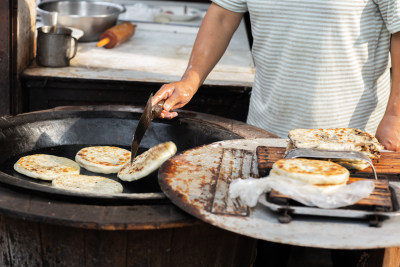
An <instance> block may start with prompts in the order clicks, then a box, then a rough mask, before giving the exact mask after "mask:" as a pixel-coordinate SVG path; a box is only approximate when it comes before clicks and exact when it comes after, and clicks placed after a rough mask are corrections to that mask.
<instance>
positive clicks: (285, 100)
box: [213, 0, 400, 137]
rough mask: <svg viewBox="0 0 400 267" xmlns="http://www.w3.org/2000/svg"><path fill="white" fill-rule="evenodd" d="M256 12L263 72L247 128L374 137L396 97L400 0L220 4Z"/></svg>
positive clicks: (225, 0)
mask: <svg viewBox="0 0 400 267" xmlns="http://www.w3.org/2000/svg"><path fill="white" fill-rule="evenodd" d="M213 2H215V3H216V4H218V5H220V6H222V7H224V8H226V9H228V10H230V11H233V12H241V13H242V12H246V11H249V13H250V19H251V29H252V34H253V39H254V40H253V47H252V52H253V58H254V62H255V67H256V72H255V80H254V84H253V89H252V95H251V101H250V107H249V114H248V118H247V122H248V123H249V124H252V125H255V126H258V127H260V128H263V129H265V130H268V131H270V132H272V133H275V134H277V135H278V136H280V137H287V134H288V132H289V130H291V129H295V128H333V127H352V128H359V129H362V130H366V131H368V132H370V133H371V134H375V131H376V128H377V126H378V124H379V122H380V120H381V118H382V116H383V114H384V112H385V108H386V104H387V100H388V97H389V93H390V56H389V46H390V34H391V33H395V32H398V31H400V0H399V1H397V0H353V1H352V0H302V1H295V0H247V1H246V0H213Z"/></svg>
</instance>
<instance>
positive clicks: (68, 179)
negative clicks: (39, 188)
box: [52, 175, 123, 194]
mask: <svg viewBox="0 0 400 267" xmlns="http://www.w3.org/2000/svg"><path fill="white" fill-rule="evenodd" d="M52 185H53V186H54V187H56V188H60V189H64V190H72V191H77V192H82V193H95V194H115V193H121V192H122V190H123V188H122V185H121V184H120V183H118V182H116V181H114V180H111V179H108V178H105V177H101V176H88V175H61V176H58V177H57V178H55V179H53V181H52Z"/></svg>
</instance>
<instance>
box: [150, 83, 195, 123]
mask: <svg viewBox="0 0 400 267" xmlns="http://www.w3.org/2000/svg"><path fill="white" fill-rule="evenodd" d="M196 91H197V88H196V86H194V85H192V83H191V82H190V81H187V80H182V81H179V82H174V83H169V84H164V85H163V86H162V87H161V88H160V90H158V91H157V93H156V94H155V95H154V96H153V99H152V105H153V106H154V105H155V104H157V103H158V102H160V101H161V100H163V99H165V103H164V105H163V111H162V112H161V115H160V117H161V118H166V119H172V118H175V117H176V116H178V113H177V112H174V111H173V110H175V109H178V108H181V107H183V106H185V105H186V104H187V103H188V102H189V101H190V100H191V99H192V97H193V95H194V94H195V93H196Z"/></svg>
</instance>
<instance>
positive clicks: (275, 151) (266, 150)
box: [256, 146, 400, 176]
mask: <svg viewBox="0 0 400 267" xmlns="http://www.w3.org/2000/svg"><path fill="white" fill-rule="evenodd" d="M285 150H286V148H285V147H266V146H259V147H257V149H256V153H257V160H258V169H259V173H260V175H261V176H267V175H268V173H269V171H270V169H271V168H272V164H274V162H276V161H277V160H279V159H282V158H283V155H284V153H285ZM372 163H373V164H374V167H375V170H376V172H377V173H378V174H388V175H396V176H397V175H399V174H400V153H397V152H382V153H381V157H380V158H379V159H377V160H373V161H372ZM368 173H371V174H372V169H371V167H368V168H366V169H364V170H362V171H358V170H357V171H353V170H352V174H361V175H362V174H364V175H365V174H368Z"/></svg>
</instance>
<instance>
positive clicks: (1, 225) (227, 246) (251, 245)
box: [0, 107, 272, 267]
mask: <svg viewBox="0 0 400 267" xmlns="http://www.w3.org/2000/svg"><path fill="white" fill-rule="evenodd" d="M70 109H71V108H70ZM72 109H74V108H72ZM78 109H79V110H82V109H85V108H84V107H78ZM186 115H187V116H192V117H193V118H196V119H202V120H206V121H208V122H210V123H214V124H215V125H216V127H223V128H226V129H229V130H230V131H232V132H235V133H237V134H239V135H241V136H243V137H245V138H256V137H272V135H270V134H269V133H267V132H265V131H263V130H261V129H259V128H256V127H253V126H250V125H247V124H244V123H242V122H238V121H234V120H230V119H223V118H220V117H215V116H210V115H205V114H199V113H190V112H189V113H187V114H186ZM255 246H256V240H254V239H252V238H248V237H245V236H241V235H238V234H235V233H233V232H229V231H226V230H223V229H220V228H217V227H214V226H211V225H209V224H206V223H203V222H201V221H199V220H197V219H195V218H193V217H192V216H190V215H188V214H186V213H185V212H183V211H181V210H180V209H179V208H177V207H176V206H174V205H173V204H172V203H171V202H169V201H168V200H165V201H161V202H159V203H147V204H146V203H139V204H135V205H127V204H126V203H124V204H116V205H112V204H109V203H107V204H104V203H103V204H96V203H81V202H74V201H73V200H70V199H69V200H65V199H58V198H52V197H49V196H48V195H40V194H37V193H36V192H35V191H29V190H23V189H18V188H16V187H15V186H14V185H13V186H10V185H6V184H4V185H0V249H1V257H0V266H57V267H60V266H96V267H99V266H107V267H108V266H113V267H114V266H115V267H118V266H160V267H161V266H162V267H165V266H173V267H175V266H185V267H187V266H201V267H203V266H224V267H225V266H251V265H252V263H253V262H254V259H255V254H256V250H255Z"/></svg>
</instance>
